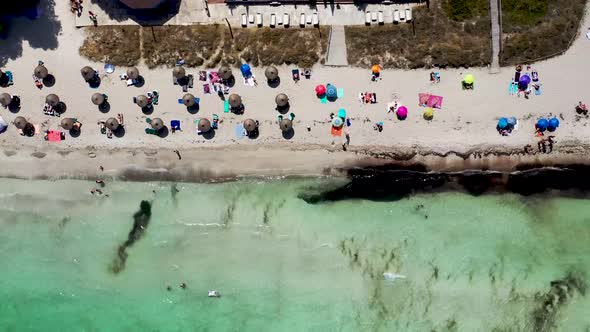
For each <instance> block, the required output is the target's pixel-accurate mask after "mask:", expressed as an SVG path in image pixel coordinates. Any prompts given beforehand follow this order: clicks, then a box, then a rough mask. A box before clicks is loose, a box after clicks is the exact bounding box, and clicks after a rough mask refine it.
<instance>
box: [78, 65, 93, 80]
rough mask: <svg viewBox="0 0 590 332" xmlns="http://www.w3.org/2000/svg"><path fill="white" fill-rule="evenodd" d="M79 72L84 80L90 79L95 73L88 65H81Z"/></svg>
mask: <svg viewBox="0 0 590 332" xmlns="http://www.w3.org/2000/svg"><path fill="white" fill-rule="evenodd" d="M80 73H81V74H82V77H83V78H84V80H85V81H87V82H88V81H90V80H91V79H93V78H94V75H95V74H96V72H95V71H94V69H92V68H91V67H89V66H84V67H82V69H80Z"/></svg>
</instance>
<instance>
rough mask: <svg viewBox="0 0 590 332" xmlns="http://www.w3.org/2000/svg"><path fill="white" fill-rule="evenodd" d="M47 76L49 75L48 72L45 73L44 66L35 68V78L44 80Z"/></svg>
mask: <svg viewBox="0 0 590 332" xmlns="http://www.w3.org/2000/svg"><path fill="white" fill-rule="evenodd" d="M47 75H49V72H48V71H47V68H45V66H42V65H38V66H37V68H35V77H37V78H40V79H44V78H45V77H47Z"/></svg>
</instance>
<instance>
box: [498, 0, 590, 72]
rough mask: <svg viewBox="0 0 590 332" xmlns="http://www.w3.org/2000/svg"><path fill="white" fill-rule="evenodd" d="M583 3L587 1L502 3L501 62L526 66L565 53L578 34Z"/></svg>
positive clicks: (514, 0)
mask: <svg viewBox="0 0 590 332" xmlns="http://www.w3.org/2000/svg"><path fill="white" fill-rule="evenodd" d="M520 3H530V6H529V7H523V6H521V5H519V4H520ZM585 4H586V0H537V1H532V0H531V1H529V0H502V6H503V16H502V18H503V25H502V28H503V33H504V35H503V37H504V40H503V49H502V55H501V59H500V60H501V63H502V64H503V65H511V64H517V63H527V62H532V61H537V60H541V59H545V58H548V57H551V56H556V55H559V54H561V53H562V52H564V51H566V50H567V48H568V47H569V46H570V42H571V41H572V40H573V38H574V37H575V36H576V34H577V33H578V29H579V26H580V21H581V20H582V17H583V15H584V6H585ZM527 8H528V10H527Z"/></svg>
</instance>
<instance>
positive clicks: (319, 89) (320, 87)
mask: <svg viewBox="0 0 590 332" xmlns="http://www.w3.org/2000/svg"><path fill="white" fill-rule="evenodd" d="M315 93H316V94H317V95H318V96H322V95H325V94H326V86H325V85H322V84H320V85H318V86H316V87H315Z"/></svg>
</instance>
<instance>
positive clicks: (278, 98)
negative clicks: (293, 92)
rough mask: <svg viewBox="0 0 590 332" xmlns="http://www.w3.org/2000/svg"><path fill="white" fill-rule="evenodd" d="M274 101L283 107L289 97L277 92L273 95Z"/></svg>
mask: <svg viewBox="0 0 590 332" xmlns="http://www.w3.org/2000/svg"><path fill="white" fill-rule="evenodd" d="M275 102H276V103H277V106H278V107H285V106H287V104H288V103H289V97H287V95H286V94H284V93H279V94H278V95H277V96H276V97H275Z"/></svg>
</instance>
